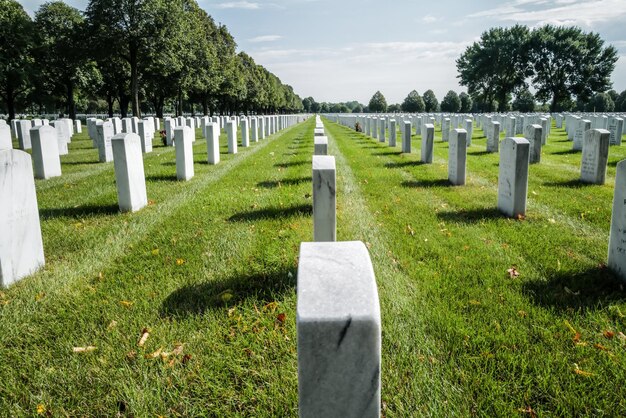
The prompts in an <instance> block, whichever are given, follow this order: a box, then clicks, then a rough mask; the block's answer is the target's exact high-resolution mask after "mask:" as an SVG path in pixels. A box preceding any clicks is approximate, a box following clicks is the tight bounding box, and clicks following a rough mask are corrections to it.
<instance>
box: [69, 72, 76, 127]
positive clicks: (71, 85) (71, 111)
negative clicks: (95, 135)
mask: <svg viewBox="0 0 626 418" xmlns="http://www.w3.org/2000/svg"><path fill="white" fill-rule="evenodd" d="M67 115H68V117H69V118H70V119H72V120H74V119H76V105H75V103H74V83H72V82H71V81H68V83H67Z"/></svg>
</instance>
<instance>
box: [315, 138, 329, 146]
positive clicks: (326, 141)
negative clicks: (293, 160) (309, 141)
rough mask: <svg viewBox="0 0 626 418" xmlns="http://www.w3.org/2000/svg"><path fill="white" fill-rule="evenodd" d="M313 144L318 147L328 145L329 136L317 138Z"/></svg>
mask: <svg viewBox="0 0 626 418" xmlns="http://www.w3.org/2000/svg"><path fill="white" fill-rule="evenodd" d="M313 143H314V144H315V145H317V144H328V137H327V136H316V137H315V139H314V140H313Z"/></svg>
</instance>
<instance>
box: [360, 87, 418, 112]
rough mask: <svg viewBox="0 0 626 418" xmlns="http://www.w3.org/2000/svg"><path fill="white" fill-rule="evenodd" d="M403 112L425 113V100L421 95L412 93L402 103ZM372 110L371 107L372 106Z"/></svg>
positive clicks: (415, 92)
mask: <svg viewBox="0 0 626 418" xmlns="http://www.w3.org/2000/svg"><path fill="white" fill-rule="evenodd" d="M400 107H401V109H402V111H404V112H413V113H415V112H423V111H424V109H425V108H426V106H425V105H424V100H423V99H422V96H420V94H419V93H418V92H417V91H415V90H413V91H411V92H410V93H409V94H408V95H407V96H406V97H405V99H404V101H403V102H402V105H401V106H400ZM370 108H371V106H370Z"/></svg>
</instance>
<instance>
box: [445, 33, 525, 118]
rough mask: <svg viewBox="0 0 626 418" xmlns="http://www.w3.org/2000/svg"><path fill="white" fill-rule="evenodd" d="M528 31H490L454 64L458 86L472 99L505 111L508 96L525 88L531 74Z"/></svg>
mask: <svg viewBox="0 0 626 418" xmlns="http://www.w3.org/2000/svg"><path fill="white" fill-rule="evenodd" d="M529 39H530V31H529V30H528V28H527V27H526V26H522V25H515V26H513V27H510V28H500V27H498V28H491V29H489V30H488V31H487V32H483V34H482V35H481V37H480V41H478V42H474V43H473V44H472V45H470V46H469V47H468V48H467V49H466V50H465V52H463V54H462V55H461V57H460V58H459V59H458V60H457V61H456V66H457V70H458V72H459V75H458V78H459V79H460V84H461V85H463V86H467V89H468V92H469V93H470V95H472V97H474V98H476V99H479V100H480V101H485V102H488V103H493V101H494V100H497V101H498V103H499V107H500V110H506V109H507V105H508V97H510V95H511V94H512V93H514V92H516V91H517V90H519V89H521V88H523V87H526V86H527V85H526V79H527V78H528V77H529V76H530V75H531V74H532V69H531V67H530V61H529V47H528V42H529Z"/></svg>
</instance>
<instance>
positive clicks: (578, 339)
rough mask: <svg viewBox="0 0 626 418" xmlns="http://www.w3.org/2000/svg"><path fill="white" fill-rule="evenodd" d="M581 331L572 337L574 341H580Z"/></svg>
mask: <svg viewBox="0 0 626 418" xmlns="http://www.w3.org/2000/svg"><path fill="white" fill-rule="evenodd" d="M580 337H581V335H580V332H577V333H576V335H574V338H572V341H574V342H575V343H577V342H579V341H580Z"/></svg>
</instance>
